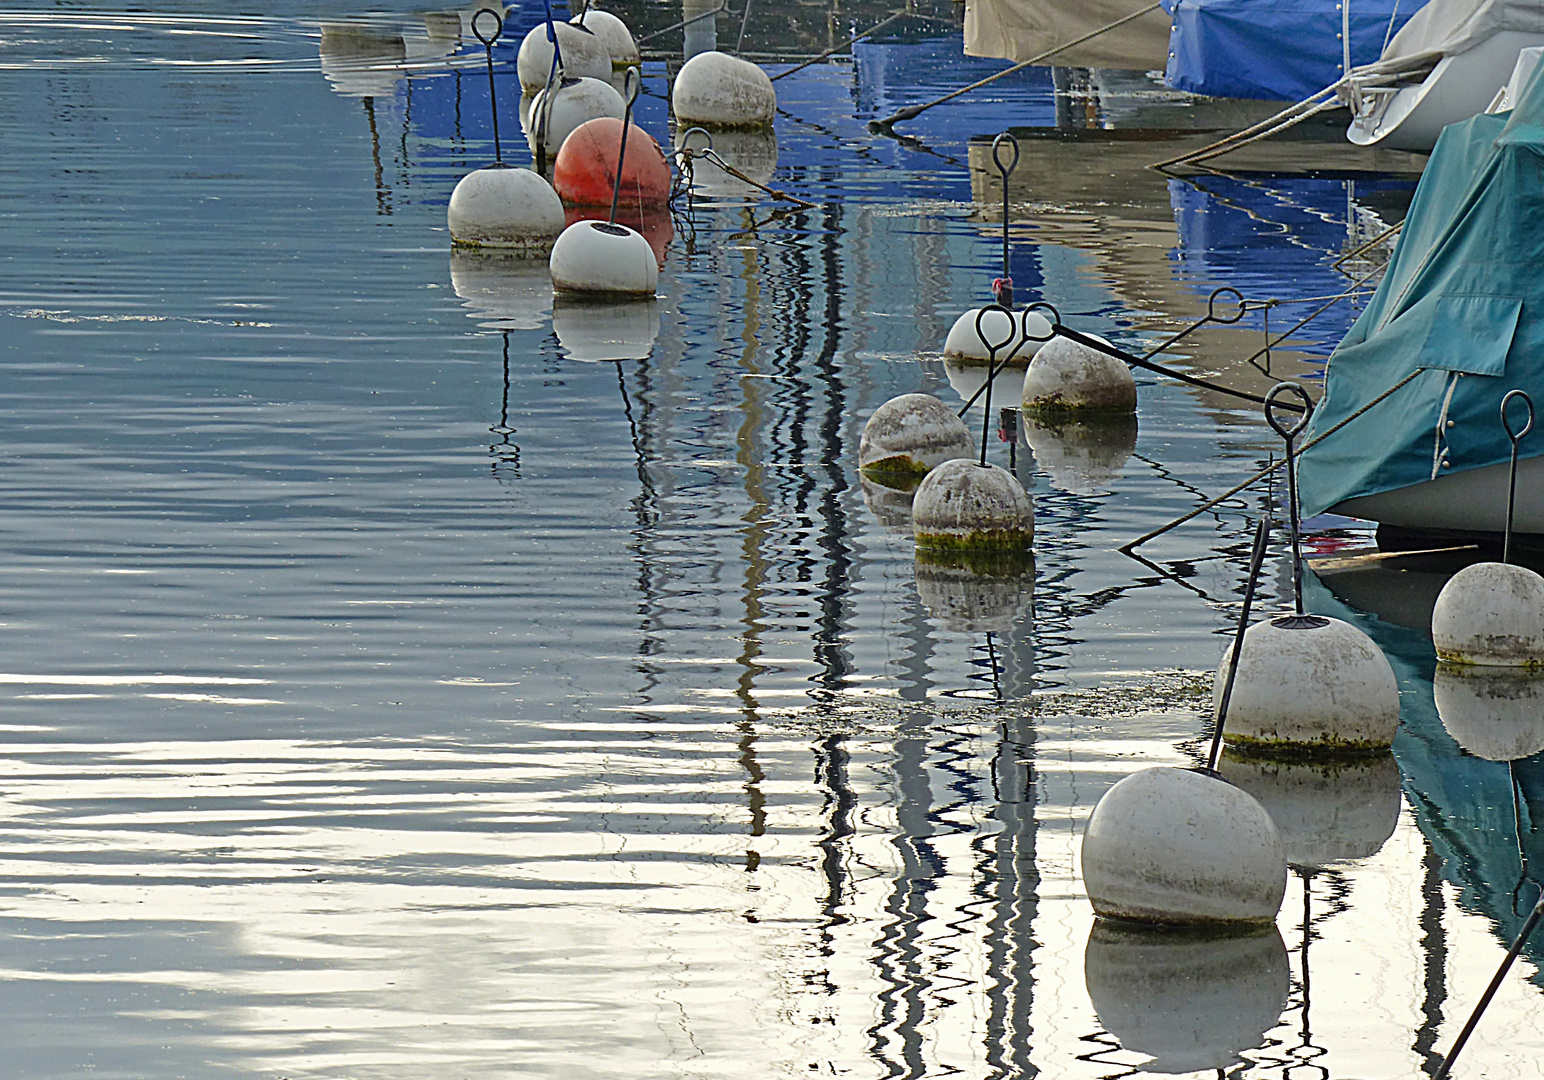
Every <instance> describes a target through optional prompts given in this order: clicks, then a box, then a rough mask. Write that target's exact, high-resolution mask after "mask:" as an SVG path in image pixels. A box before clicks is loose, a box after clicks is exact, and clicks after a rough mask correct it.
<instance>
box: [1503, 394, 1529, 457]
mask: <svg viewBox="0 0 1544 1080" xmlns="http://www.w3.org/2000/svg"><path fill="white" fill-rule="evenodd" d="M1513 398H1521V399H1522V402H1523V404H1524V405H1526V406H1527V407H1528V422H1527V423H1526V424H1524V425H1523V429H1522V430H1521V431H1513V430H1512V421H1511V420H1509V419H1508V418H1507V415H1506V408H1507V406H1508V405H1510V404H1512V399H1513ZM1501 426H1502V427H1503V428H1504V429H1506V437H1507V438H1508V439H1511V440H1512V446H1513V447H1516V446H1517V444H1518V443H1520V442H1522V441H1523V436H1524V435H1527V434H1528V432H1530V431H1532V430H1533V398H1531V397H1529V396H1528V392H1527V391H1526V390H1508V391H1507V393H1506V397H1504V398H1502V399H1501Z"/></svg>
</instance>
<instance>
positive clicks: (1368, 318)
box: [1299, 66, 1544, 514]
mask: <svg viewBox="0 0 1544 1080" xmlns="http://www.w3.org/2000/svg"><path fill="white" fill-rule="evenodd" d="M1541 75H1544V66H1541V67H1540V68H1539V69H1538V70H1537V71H1535V72H1534V75H1533V78H1532V79H1531V80H1529V82H1528V85H1527V86H1526V88H1525V89H1524V90H1523V92H1522V94H1521V96H1520V98H1519V100H1518V105H1517V107H1516V108H1515V109H1513V110H1512V112H1510V113H1501V114H1498V115H1495V116H1484V115H1481V116H1476V117H1473V118H1472V119H1469V120H1465V121H1463V122H1461V123H1457V124H1451V125H1449V126H1448V127H1447V128H1445V129H1444V130H1443V132H1442V135H1441V137H1440V138H1439V139H1438V140H1437V145H1436V148H1435V149H1434V150H1433V151H1432V156H1431V161H1430V162H1429V163H1428V164H1427V166H1426V172H1425V173H1424V174H1423V175H1422V177H1421V182H1420V185H1419V186H1418V187H1417V188H1416V190H1415V198H1414V200H1413V201H1412V202H1411V204H1410V211H1409V214H1408V215H1407V216H1406V218H1405V225H1404V229H1403V230H1402V232H1401V235H1400V237H1399V244H1398V246H1397V247H1396V248H1395V249H1394V256H1393V258H1392V259H1391V260H1390V262H1389V267H1388V270H1387V272H1386V273H1385V274H1384V277H1383V281H1382V283H1381V284H1380V285H1379V286H1378V289H1377V291H1376V292H1375V293H1374V294H1373V297H1372V300H1371V301H1370V302H1369V303H1368V305H1367V310H1366V311H1364V312H1362V316H1361V318H1359V319H1357V321H1356V323H1355V325H1353V326H1352V327H1351V332H1350V333H1348V334H1347V335H1346V337H1345V340H1344V341H1342V342H1341V343H1340V345H1339V346H1338V347H1337V348H1336V349H1335V352H1334V353H1333V354H1332V355H1331V357H1330V362H1329V368H1328V370H1327V371H1326V373H1325V380H1324V382H1325V385H1324V399H1323V401H1322V402H1321V404H1320V406H1319V408H1318V410H1317V411H1316V412H1315V413H1314V417H1313V421H1312V423H1311V425H1310V427H1309V432H1308V434H1309V435H1310V436H1313V435H1315V434H1317V433H1318V432H1321V431H1328V430H1329V429H1330V428H1332V427H1334V426H1335V425H1336V424H1338V423H1339V422H1340V421H1342V420H1344V419H1345V418H1347V417H1348V416H1350V415H1351V414H1352V413H1354V412H1356V411H1357V410H1358V409H1360V408H1361V407H1362V406H1363V405H1366V404H1367V403H1368V402H1370V401H1372V400H1373V399H1374V398H1376V397H1377V396H1378V395H1379V394H1382V393H1383V392H1384V391H1385V390H1387V389H1388V388H1389V387H1391V386H1393V385H1394V384H1395V383H1397V382H1398V381H1399V380H1400V379H1402V378H1404V377H1405V376H1406V375H1409V374H1410V373H1411V372H1413V371H1417V370H1419V371H1420V372H1421V374H1419V375H1417V376H1416V377H1415V379H1414V380H1413V381H1412V382H1411V383H1409V384H1408V385H1407V386H1404V387H1403V388H1401V389H1400V390H1398V391H1396V392H1395V393H1394V394H1393V395H1392V396H1390V397H1389V398H1388V399H1387V400H1386V401H1383V402H1381V403H1379V404H1378V405H1375V406H1374V407H1373V408H1372V409H1371V410H1370V411H1368V412H1367V413H1366V414H1365V415H1363V416H1360V417H1358V418H1357V419H1355V420H1353V421H1351V422H1350V423H1349V424H1347V425H1346V426H1345V427H1344V428H1342V429H1341V430H1340V431H1338V432H1336V433H1335V434H1333V435H1330V436H1329V437H1328V438H1326V439H1325V440H1324V441H1323V442H1322V443H1320V444H1318V445H1317V446H1314V447H1312V448H1311V449H1309V450H1308V451H1307V452H1305V453H1304V455H1303V457H1302V464H1301V468H1300V473H1299V478H1300V491H1301V495H1302V502H1303V510H1304V512H1305V513H1308V514H1316V513H1319V512H1320V511H1322V510H1326V509H1328V508H1329V507H1331V506H1334V505H1335V504H1336V503H1338V502H1340V501H1341V500H1343V499H1349V498H1353V497H1355V496H1358V495H1373V494H1376V493H1378V492H1382V491H1394V490H1397V489H1399V488H1404V487H1408V486H1410V485H1412V484H1417V483H1421V482H1423V481H1428V480H1431V479H1433V477H1434V476H1435V475H1436V472H1437V470H1438V468H1439V467H1441V466H1440V461H1441V460H1442V459H1444V458H1445V459H1447V460H1448V461H1450V462H1451V466H1450V467H1447V468H1442V472H1443V474H1444V475H1445V474H1447V473H1449V472H1452V473H1457V472H1461V471H1463V470H1465V469H1473V468H1479V467H1482V466H1486V465H1494V464H1498V463H1500V462H1504V461H1506V460H1507V459H1508V458H1509V456H1510V443H1509V442H1508V441H1507V437H1506V433H1505V432H1504V431H1503V430H1502V427H1501V423H1500V420H1499V419H1498V410H1499V409H1500V406H1501V398H1502V397H1503V395H1505V393H1506V392H1507V391H1508V390H1510V389H1513V388H1514V387H1519V386H1520V387H1523V388H1525V389H1528V390H1529V391H1530V393H1533V395H1534V396H1535V398H1541V399H1544V394H1541V393H1539V390H1540V389H1541V388H1544V78H1541V77H1540V76H1541ZM1519 411H1520V410H1519ZM1448 421H1451V422H1452V423H1451V424H1449V423H1448ZM1541 452H1544V439H1531V440H1524V441H1523V443H1522V447H1521V456H1523V457H1531V456H1534V455H1537V454H1539V453H1541Z"/></svg>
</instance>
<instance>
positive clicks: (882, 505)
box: [858, 471, 917, 536]
mask: <svg viewBox="0 0 1544 1080" xmlns="http://www.w3.org/2000/svg"><path fill="white" fill-rule="evenodd" d="M858 483H859V484H860V485H861V486H862V488H863V503H864V505H865V506H867V507H868V508H869V510H870V511H872V512H873V515H874V517H875V518H876V519H878V521H879V524H880V525H882V526H883V527H884V529H885V531H886V532H892V533H901V534H904V535H906V536H910V535H911V497H912V496H913V495H915V494H916V492H917V486H916V484H908V485H906V486H904V487H891V486H890V485H888V484H881V483H880V482H879V481H878V480H870V479H869V478H868V477H867V476H866V475H864V474H863V473H862V472H861V471H860V472H859V473H858Z"/></svg>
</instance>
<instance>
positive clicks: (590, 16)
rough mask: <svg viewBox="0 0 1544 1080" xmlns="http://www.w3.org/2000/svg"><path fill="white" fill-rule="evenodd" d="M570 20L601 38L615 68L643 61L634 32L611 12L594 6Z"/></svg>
mask: <svg viewBox="0 0 1544 1080" xmlns="http://www.w3.org/2000/svg"><path fill="white" fill-rule="evenodd" d="M568 21H569V22H570V23H573V24H574V25H575V26H582V27H584V28H585V29H586V30H588V31H589V32H590V33H592V34H594V35H595V36H596V37H597V38H599V39H600V43H601V44H602V45H604V46H605V47H606V51H607V52H608V53H610V54H611V66H612V67H613V68H628V67H636V66H638V65H639V64H640V63H642V62H643V58H642V56H640V55H639V53H638V43H637V42H636V41H634V40H633V32H632V31H631V30H629V29H628V28H627V24H626V23H625V22H623V21H622V20H621V19H619V18H617V17H616V16H615V15H613V14H611V12H609V11H601V10H600V9H599V8H593V7H591V8H586V9H585V11H584V14H582V15H575V16H574V17H573V18H572V19H570V20H568ZM543 29H545V28H543Z"/></svg>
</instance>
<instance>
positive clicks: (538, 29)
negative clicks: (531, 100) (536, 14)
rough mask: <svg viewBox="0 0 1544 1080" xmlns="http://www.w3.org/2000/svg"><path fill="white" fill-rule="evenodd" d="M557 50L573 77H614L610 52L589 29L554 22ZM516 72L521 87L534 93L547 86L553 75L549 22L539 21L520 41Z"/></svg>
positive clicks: (603, 79)
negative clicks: (548, 35)
mask: <svg viewBox="0 0 1544 1080" xmlns="http://www.w3.org/2000/svg"><path fill="white" fill-rule="evenodd" d="M552 29H553V31H554V32H555V33H556V34H557V39H558V51H559V52H561V53H562V54H563V75H564V76H565V77H566V78H570V79H600V80H601V81H603V82H605V81H607V80H609V79H610V78H611V51H610V50H609V49H607V48H606V46H605V45H604V44H603V43H602V42H601V40H600V38H598V37H596V36H595V35H594V34H592V33H591V32H590V31H588V30H586V29H584V28H583V27H579V26H574V25H572V24H570V23H565V22H554V23H553V24H552ZM515 71H516V73H517V74H518V75H519V77H520V88H521V89H522V90H524V91H525V92H526V93H528V94H534V93H536V91H538V90H540V89H542V88H543V87H544V86H546V85H547V79H548V77H549V76H550V75H551V74H552V42H550V41H548V40H547V23H546V22H545V21H543V22H539V23H537V24H536V25H535V26H533V27H531V29H530V32H529V33H527V34H526V35H525V40H524V41H522V42H521V43H520V52H519V53H518V54H516V56H515Z"/></svg>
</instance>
